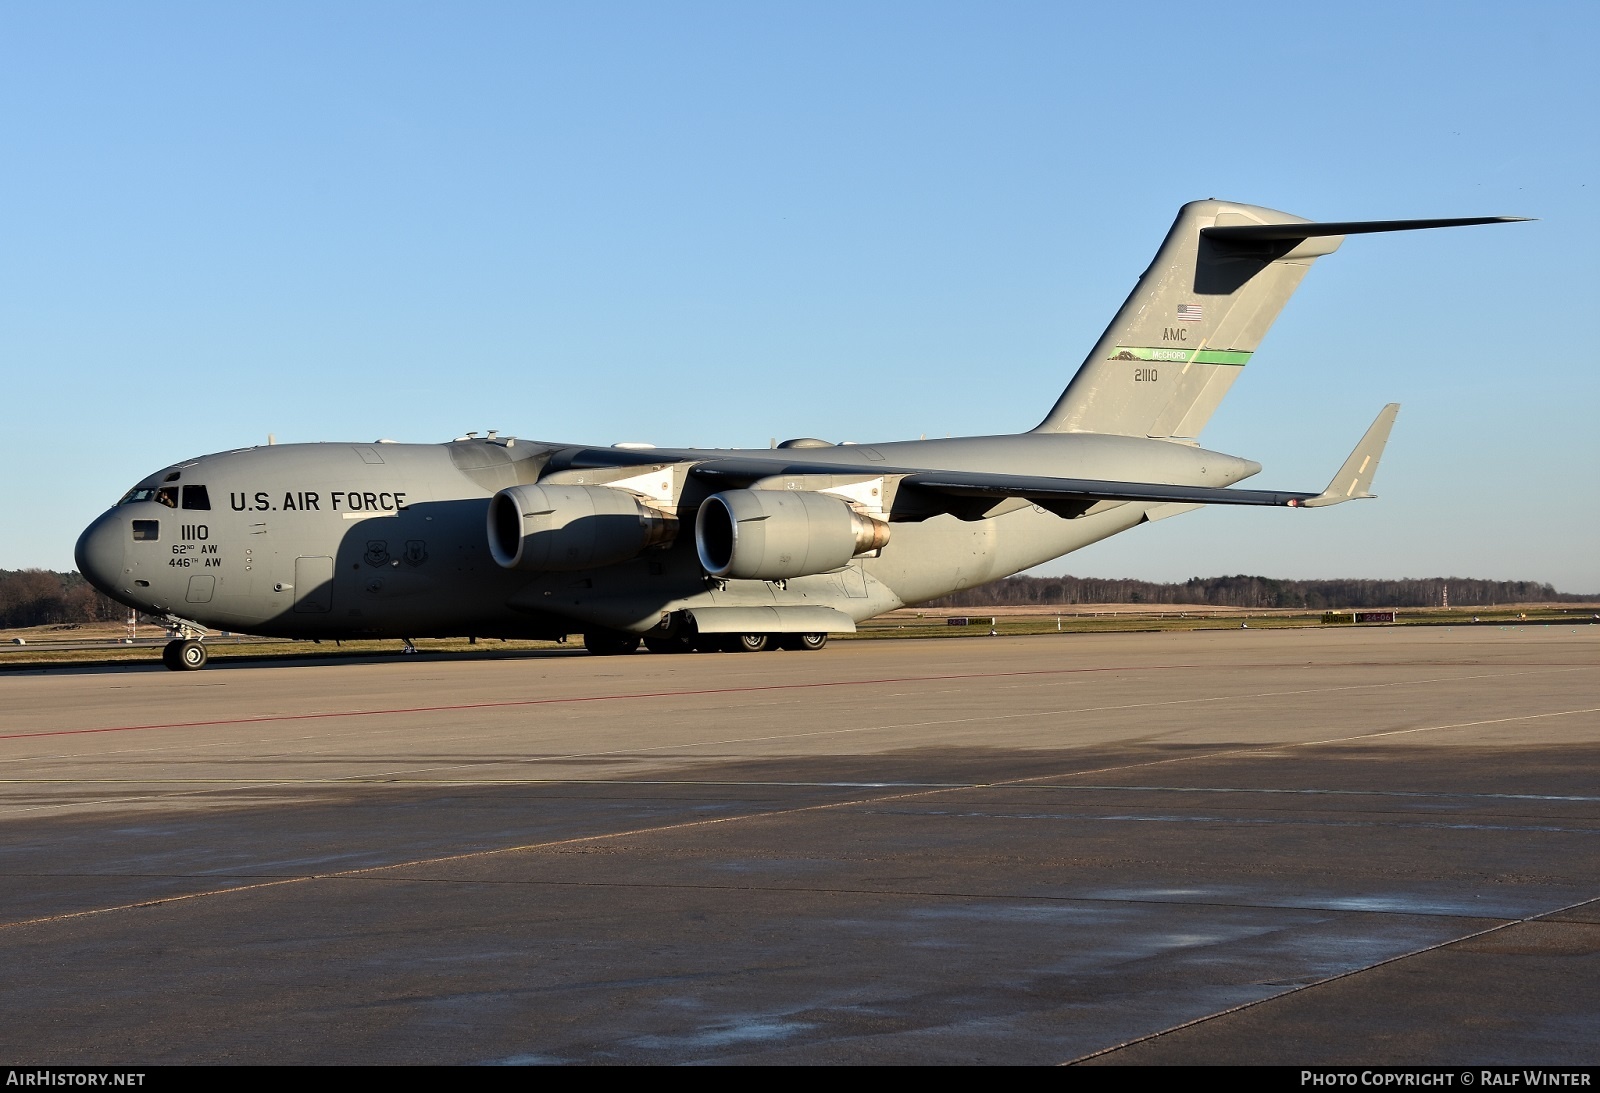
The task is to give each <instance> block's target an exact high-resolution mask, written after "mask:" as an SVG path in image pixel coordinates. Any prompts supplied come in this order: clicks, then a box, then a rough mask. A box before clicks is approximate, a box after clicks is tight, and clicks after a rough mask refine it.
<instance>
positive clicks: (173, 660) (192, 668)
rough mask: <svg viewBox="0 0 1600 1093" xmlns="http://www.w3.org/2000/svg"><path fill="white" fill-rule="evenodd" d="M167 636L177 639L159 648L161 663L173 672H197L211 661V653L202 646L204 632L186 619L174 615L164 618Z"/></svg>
mask: <svg viewBox="0 0 1600 1093" xmlns="http://www.w3.org/2000/svg"><path fill="white" fill-rule="evenodd" d="M166 623H167V626H168V627H169V629H168V630H167V633H168V634H176V635H177V637H176V638H174V639H173V640H172V641H169V642H167V644H166V645H164V646H162V648H161V663H162V664H165V665H166V666H167V667H168V668H170V669H172V671H174V672H198V671H199V670H200V669H201V668H204V667H205V666H206V662H207V661H209V660H210V659H211V651H210V650H209V649H207V648H206V647H205V645H204V644H203V641H204V638H205V636H206V632H205V630H203V629H201V628H200V627H199V626H198V625H196V624H195V623H192V622H190V621H189V620H188V619H180V618H178V617H177V616H176V615H168V616H166Z"/></svg>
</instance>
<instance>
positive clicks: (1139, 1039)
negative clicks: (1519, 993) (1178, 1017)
mask: <svg viewBox="0 0 1600 1093" xmlns="http://www.w3.org/2000/svg"><path fill="white" fill-rule="evenodd" d="M1594 903H1600V896H1589V897H1587V898H1585V899H1581V900H1578V901H1577V902H1576V903H1569V904H1567V905H1566V906H1565V907H1556V908H1554V909H1552V910H1549V911H1541V912H1539V913H1538V914H1536V915H1526V916H1524V917H1522V918H1518V919H1512V920H1510V921H1508V922H1501V923H1500V924H1498V925H1496V926H1490V927H1488V928H1487V929H1483V930H1477V931H1474V932H1473V933H1470V934H1464V935H1462V936H1461V937H1456V938H1451V939H1450V940H1449V941H1440V942H1437V943H1436V944H1433V945H1425V946H1423V947H1422V948H1420V949H1413V950H1412V951H1410V952H1405V953H1397V954H1396V955H1394V956H1391V957H1386V958H1385V959H1383V960H1379V961H1377V962H1376V963H1373V964H1367V965H1365V966H1363V967H1360V968H1351V969H1350V970H1348V971H1343V972H1339V973H1337V974H1335V975H1330V976H1326V977H1324V978H1322V979H1318V980H1315V981H1313V982H1310V983H1302V984H1300V985H1298V986H1294V987H1290V988H1288V989H1287V990H1283V991H1279V992H1278V993H1277V994H1269V995H1267V996H1265V997H1264V998H1257V999H1255V1000H1254V1001H1251V1002H1241V1003H1239V1004H1238V1005H1237V1006H1229V1007H1228V1008H1227V1009H1223V1010H1218V1011H1217V1012H1216V1013H1208V1014H1206V1015H1204V1016H1202V1017H1196V1018H1194V1019H1192V1020H1189V1021H1184V1022H1182V1023H1181V1024H1177V1025H1173V1026H1172V1027H1171V1028H1164V1029H1161V1030H1159V1031H1157V1032H1151V1033H1146V1034H1145V1035H1143V1036H1136V1037H1134V1038H1133V1039H1131V1040H1124V1041H1123V1042H1122V1043H1120V1044H1112V1045H1111V1046H1109V1047H1103V1048H1100V1049H1098V1050H1096V1051H1091V1052H1089V1053H1088V1054H1087V1055H1079V1056H1077V1057H1076V1058H1073V1059H1068V1060H1066V1061H1065V1062H1061V1063H1057V1064H1056V1065H1057V1066H1076V1065H1077V1064H1079V1063H1086V1062H1088V1061H1089V1060H1090V1059H1098V1058H1099V1057H1100V1056H1102V1055H1110V1054H1111V1053H1112V1052H1115V1051H1122V1050H1124V1049H1125V1048H1130V1047H1134V1046H1136V1045H1138V1044H1144V1043H1149V1042H1150V1041H1151V1040H1156V1039H1159V1038H1160V1037H1162V1036H1167V1035H1170V1034H1172V1033H1174V1032H1181V1031H1183V1030H1184V1029H1187V1028H1194V1027H1195V1026H1196V1025H1203V1024H1205V1023H1207V1022H1208V1021H1215V1020H1217V1019H1218V1018H1219V1017H1228V1016H1231V1015H1232V1014H1235V1013H1240V1012H1242V1011H1244V1010H1248V1009H1254V1008H1255V1007H1257V1006H1261V1005H1265V1004H1266V1003H1268V1002H1276V1001H1278V1000H1279V999H1280V998H1287V997H1288V996H1289V995H1291V994H1299V993H1300V992H1301V991H1307V990H1311V989H1312V988H1313V987H1322V986H1326V985H1327V984H1329V983H1337V982H1339V981H1340V980H1341V979H1349V978H1351V977H1352V976H1357V975H1363V974H1365V973H1367V972H1370V971H1376V970H1377V969H1378V968H1383V967H1387V966H1388V965H1390V964H1395V963H1398V962H1400V961H1402V960H1410V959H1411V958H1412V957H1414V956H1424V955H1426V954H1428V953H1432V952H1438V951H1439V950H1440V949H1448V948H1449V947H1450V946H1452V945H1459V944H1461V943H1462V942H1463V941H1474V940H1476V939H1478V938H1480V937H1486V936H1487V935H1489V934H1493V933H1499V932H1500V931H1501V930H1509V929H1510V928H1511V927H1513V926H1523V925H1526V924H1527V923H1530V922H1538V921H1539V920H1540V919H1545V918H1549V917H1550V916H1552V915H1560V914H1565V913H1567V912H1568V911H1575V910H1577V909H1578V908H1580V907H1587V906H1589V905H1590V904H1594ZM1461 917H1463V918H1465V917H1468V916H1461Z"/></svg>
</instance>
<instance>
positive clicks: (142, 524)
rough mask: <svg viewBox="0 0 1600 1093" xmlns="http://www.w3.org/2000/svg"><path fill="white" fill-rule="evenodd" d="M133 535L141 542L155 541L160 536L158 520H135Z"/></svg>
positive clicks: (159, 522)
mask: <svg viewBox="0 0 1600 1093" xmlns="http://www.w3.org/2000/svg"><path fill="white" fill-rule="evenodd" d="M133 537H134V538H135V539H137V540H140V541H141V542H155V541H156V540H157V539H159V538H161V521H160V520H135V521H134V522H133Z"/></svg>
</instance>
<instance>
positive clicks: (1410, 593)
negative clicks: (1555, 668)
mask: <svg viewBox="0 0 1600 1093" xmlns="http://www.w3.org/2000/svg"><path fill="white" fill-rule="evenodd" d="M1447 586H1448V588H1449V589H1450V606H1451V607H1487V606H1489V605H1491V604H1497V603H1562V602H1566V603H1573V602H1582V601H1587V600H1594V599H1600V595H1596V596H1580V595H1573V594H1571V593H1566V592H1557V591H1556V590H1555V589H1554V588H1553V587H1552V586H1550V585H1548V584H1537V583H1535V582H1533V581H1478V580H1471V579H1468V578H1464V577H1425V578H1421V579H1418V580H1398V581H1373V580H1338V581H1285V580H1277V579H1275V578H1272V577H1247V576H1244V575H1243V574H1241V575H1239V576H1237V577H1190V578H1189V579H1188V580H1187V581H1184V582H1183V583H1182V584H1156V583H1154V582H1152V581H1134V580H1107V579H1104V578H1099V577H1006V578H1005V579H1003V580H999V581H991V582H990V583H988V584H985V585H979V586H977V587H976V588H965V589H962V590H961V591H960V592H954V593H951V594H950V595H948V596H941V597H939V598H938V599H936V600H929V601H928V603H927V604H926V606H928V607H991V606H992V607H1002V606H1006V605H1010V604H1017V605H1022V604H1060V605H1062V606H1067V605H1071V604H1080V603H1149V604H1205V605H1208V606H1211V607H1249V608H1255V607H1291V608H1303V609H1305V610H1309V611H1328V610H1338V609H1339V608H1348V607H1438V606H1440V605H1441V604H1442V603H1443V600H1444V591H1445V588H1446V587H1447Z"/></svg>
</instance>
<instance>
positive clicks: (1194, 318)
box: [1178, 304, 1204, 323]
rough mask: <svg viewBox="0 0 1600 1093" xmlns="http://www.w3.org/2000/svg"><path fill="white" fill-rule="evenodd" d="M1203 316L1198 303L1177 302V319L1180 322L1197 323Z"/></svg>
mask: <svg viewBox="0 0 1600 1093" xmlns="http://www.w3.org/2000/svg"><path fill="white" fill-rule="evenodd" d="M1203 317H1204V316H1203V315H1202V313H1201V310H1200V305H1199V304H1179V305H1178V319H1179V321H1180V322H1185V323H1197V322H1199V321H1200V320H1201V319H1202V318H1203Z"/></svg>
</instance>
